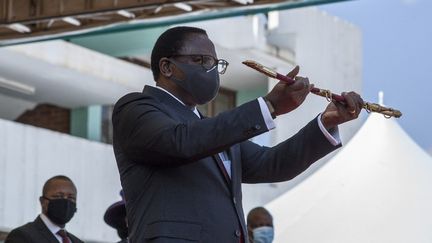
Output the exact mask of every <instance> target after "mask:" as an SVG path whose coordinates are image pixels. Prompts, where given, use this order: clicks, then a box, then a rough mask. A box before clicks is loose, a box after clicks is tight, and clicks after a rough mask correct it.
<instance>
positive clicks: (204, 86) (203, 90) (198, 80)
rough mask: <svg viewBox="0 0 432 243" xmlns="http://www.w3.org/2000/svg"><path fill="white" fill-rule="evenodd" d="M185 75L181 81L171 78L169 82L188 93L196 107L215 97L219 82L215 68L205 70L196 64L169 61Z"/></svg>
mask: <svg viewBox="0 0 432 243" xmlns="http://www.w3.org/2000/svg"><path fill="white" fill-rule="evenodd" d="M170 61H171V62H172V63H174V64H175V65H176V66H177V68H179V69H180V70H181V71H182V72H183V73H184V75H185V78H184V79H183V80H181V79H178V78H176V77H174V76H171V78H170V79H171V80H172V81H173V82H174V83H176V84H177V85H178V86H180V87H182V88H183V89H184V90H186V92H188V93H189V94H190V95H191V96H192V97H193V98H194V99H195V102H196V103H197V104H198V105H202V104H205V103H207V102H209V101H211V100H212V99H214V97H216V95H217V93H218V91H219V86H220V81H219V73H218V70H217V68H214V69H211V70H206V69H205V68H204V67H203V66H201V65H197V64H186V63H181V62H177V61H174V60H172V59H170Z"/></svg>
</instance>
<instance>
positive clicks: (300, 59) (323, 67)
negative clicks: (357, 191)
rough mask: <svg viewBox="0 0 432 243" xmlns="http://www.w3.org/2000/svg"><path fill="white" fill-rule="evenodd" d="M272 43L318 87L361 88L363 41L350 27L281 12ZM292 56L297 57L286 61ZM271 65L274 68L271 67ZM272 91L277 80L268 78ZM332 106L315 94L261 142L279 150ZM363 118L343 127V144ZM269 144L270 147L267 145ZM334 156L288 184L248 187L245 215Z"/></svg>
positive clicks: (311, 12) (322, 16) (314, 13)
mask: <svg viewBox="0 0 432 243" xmlns="http://www.w3.org/2000/svg"><path fill="white" fill-rule="evenodd" d="M267 40H268V42H269V43H268V44H270V45H272V46H277V47H278V48H277V49H280V50H288V51H289V52H284V51H279V53H276V55H280V56H281V57H282V58H285V59H290V58H292V59H293V63H294V64H295V65H299V66H300V75H301V76H305V77H308V78H309V80H310V82H311V83H314V84H315V85H316V87H319V88H324V89H330V90H331V91H332V92H334V93H339V94H340V93H341V92H343V91H356V92H358V93H360V94H361V88H362V75H361V73H362V55H361V52H362V42H361V31H360V30H359V29H358V28H357V27H355V26H353V25H352V24H350V23H348V22H345V21H342V20H340V19H337V18H335V17H333V16H330V15H327V14H326V13H324V12H322V11H320V10H318V9H316V8H301V9H294V10H289V11H283V12H280V13H279V27H278V28H276V29H273V30H272V31H271V32H270V33H269V36H268V39H267ZM284 53H294V56H284ZM267 65H270V64H267ZM276 69H277V70H278V71H279V72H280V73H284V74H286V73H288V72H289V71H290V70H287V69H286V67H278V66H276ZM268 83H269V90H270V89H271V88H272V87H273V86H274V85H275V84H276V81H275V80H273V79H269V82H268ZM327 104H328V102H327V101H326V100H325V99H324V98H322V97H318V96H315V95H313V94H311V95H309V96H308V97H307V99H306V101H305V102H304V103H303V104H302V105H301V106H300V107H299V108H298V109H296V110H295V111H293V112H291V113H289V114H286V115H283V116H280V117H278V118H277V119H276V120H275V121H276V129H274V130H272V131H271V132H269V133H268V134H266V135H264V137H266V138H261V139H260V140H261V141H270V143H267V144H270V145H275V144H277V143H279V142H281V141H283V140H285V139H286V138H288V137H290V136H292V135H294V134H295V133H296V132H297V131H298V130H300V129H301V128H302V127H303V126H304V125H305V124H306V123H308V122H309V121H310V120H312V119H313V118H314V117H316V116H317V115H318V114H319V113H320V112H322V111H324V109H325V107H326V106H327ZM360 125H361V119H358V120H356V121H352V122H349V123H346V124H343V125H341V126H340V134H341V138H342V141H343V144H345V143H346V142H347V141H348V140H349V139H350V138H351V137H352V136H353V135H354V133H355V132H356V131H357V130H358V128H359V127H360ZM264 144H266V143H264ZM334 154H335V153H332V154H331V155H329V156H327V157H325V158H324V159H322V160H321V161H319V162H318V163H316V164H315V165H314V166H312V167H311V168H309V169H308V170H307V171H306V172H304V173H303V174H302V175H300V176H298V177H297V178H295V179H293V180H291V181H289V182H284V183H276V184H262V185H244V186H243V194H244V195H243V204H244V209H245V212H248V211H249V210H250V209H251V208H253V207H255V206H261V205H264V204H266V203H267V202H269V201H270V200H271V199H273V198H275V197H277V196H278V195H280V194H281V193H282V192H284V191H286V190H289V189H290V188H292V187H293V186H295V185H296V184H298V183H300V182H302V180H303V179H304V178H306V177H307V176H308V175H310V174H312V173H313V172H315V171H316V170H317V169H318V168H319V167H320V166H321V165H322V164H324V163H325V161H327V160H328V159H329V157H331V156H333V155H334Z"/></svg>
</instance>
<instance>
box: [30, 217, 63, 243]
mask: <svg viewBox="0 0 432 243" xmlns="http://www.w3.org/2000/svg"><path fill="white" fill-rule="evenodd" d="M34 223H35V225H36V228H37V229H38V230H39V232H40V234H41V235H42V236H43V237H44V238H45V240H46V241H45V242H47V243H58V240H57V239H56V238H55V236H54V235H53V234H52V233H51V231H49V229H48V227H47V226H46V225H45V223H44V222H43V221H42V219H41V218H40V216H38V217H37V218H36V220H35V221H34Z"/></svg>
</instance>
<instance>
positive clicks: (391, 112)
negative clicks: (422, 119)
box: [243, 60, 402, 118]
mask: <svg viewBox="0 0 432 243" xmlns="http://www.w3.org/2000/svg"><path fill="white" fill-rule="evenodd" d="M243 64H244V65H246V66H248V67H250V68H253V69H255V70H257V71H258V72H260V73H263V74H265V75H267V76H268V77H271V78H275V79H278V80H280V81H282V82H285V83H287V84H288V85H290V84H293V83H294V82H295V81H294V80H293V79H291V78H289V77H287V76H285V75H282V74H280V73H278V72H276V71H274V70H273V69H270V68H268V67H266V66H263V65H261V64H259V63H257V62H255V61H252V60H246V61H244V62H243ZM311 92H312V93H314V94H316V95H319V96H322V97H325V98H326V99H327V100H328V101H329V102H331V101H332V100H334V101H337V102H340V103H345V98H344V97H343V96H341V95H338V94H333V93H332V92H331V91H330V90H325V89H320V88H316V87H314V88H312V90H311ZM363 109H365V110H366V111H367V112H377V113H381V114H383V115H384V117H385V118H390V117H396V118H399V117H401V116H402V113H401V112H400V111H398V110H395V109H392V108H389V107H384V106H381V105H379V104H375V103H369V102H365V103H364V104H363Z"/></svg>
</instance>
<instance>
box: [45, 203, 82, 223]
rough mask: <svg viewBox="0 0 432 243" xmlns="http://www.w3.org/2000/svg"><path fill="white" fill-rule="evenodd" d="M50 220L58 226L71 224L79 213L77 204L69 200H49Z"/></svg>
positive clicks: (48, 212)
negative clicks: (76, 213) (77, 212)
mask: <svg viewBox="0 0 432 243" xmlns="http://www.w3.org/2000/svg"><path fill="white" fill-rule="evenodd" d="M45 199H47V200H48V201H49V203H48V211H47V214H48V215H47V216H48V218H49V219H50V220H51V221H52V222H53V223H55V224H57V225H64V224H66V223H67V222H69V221H70V220H71V219H72V217H73V216H74V214H75V212H76V211H77V208H76V204H75V203H74V202H72V201H71V200H68V199H64V198H61V199H48V198H45Z"/></svg>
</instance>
